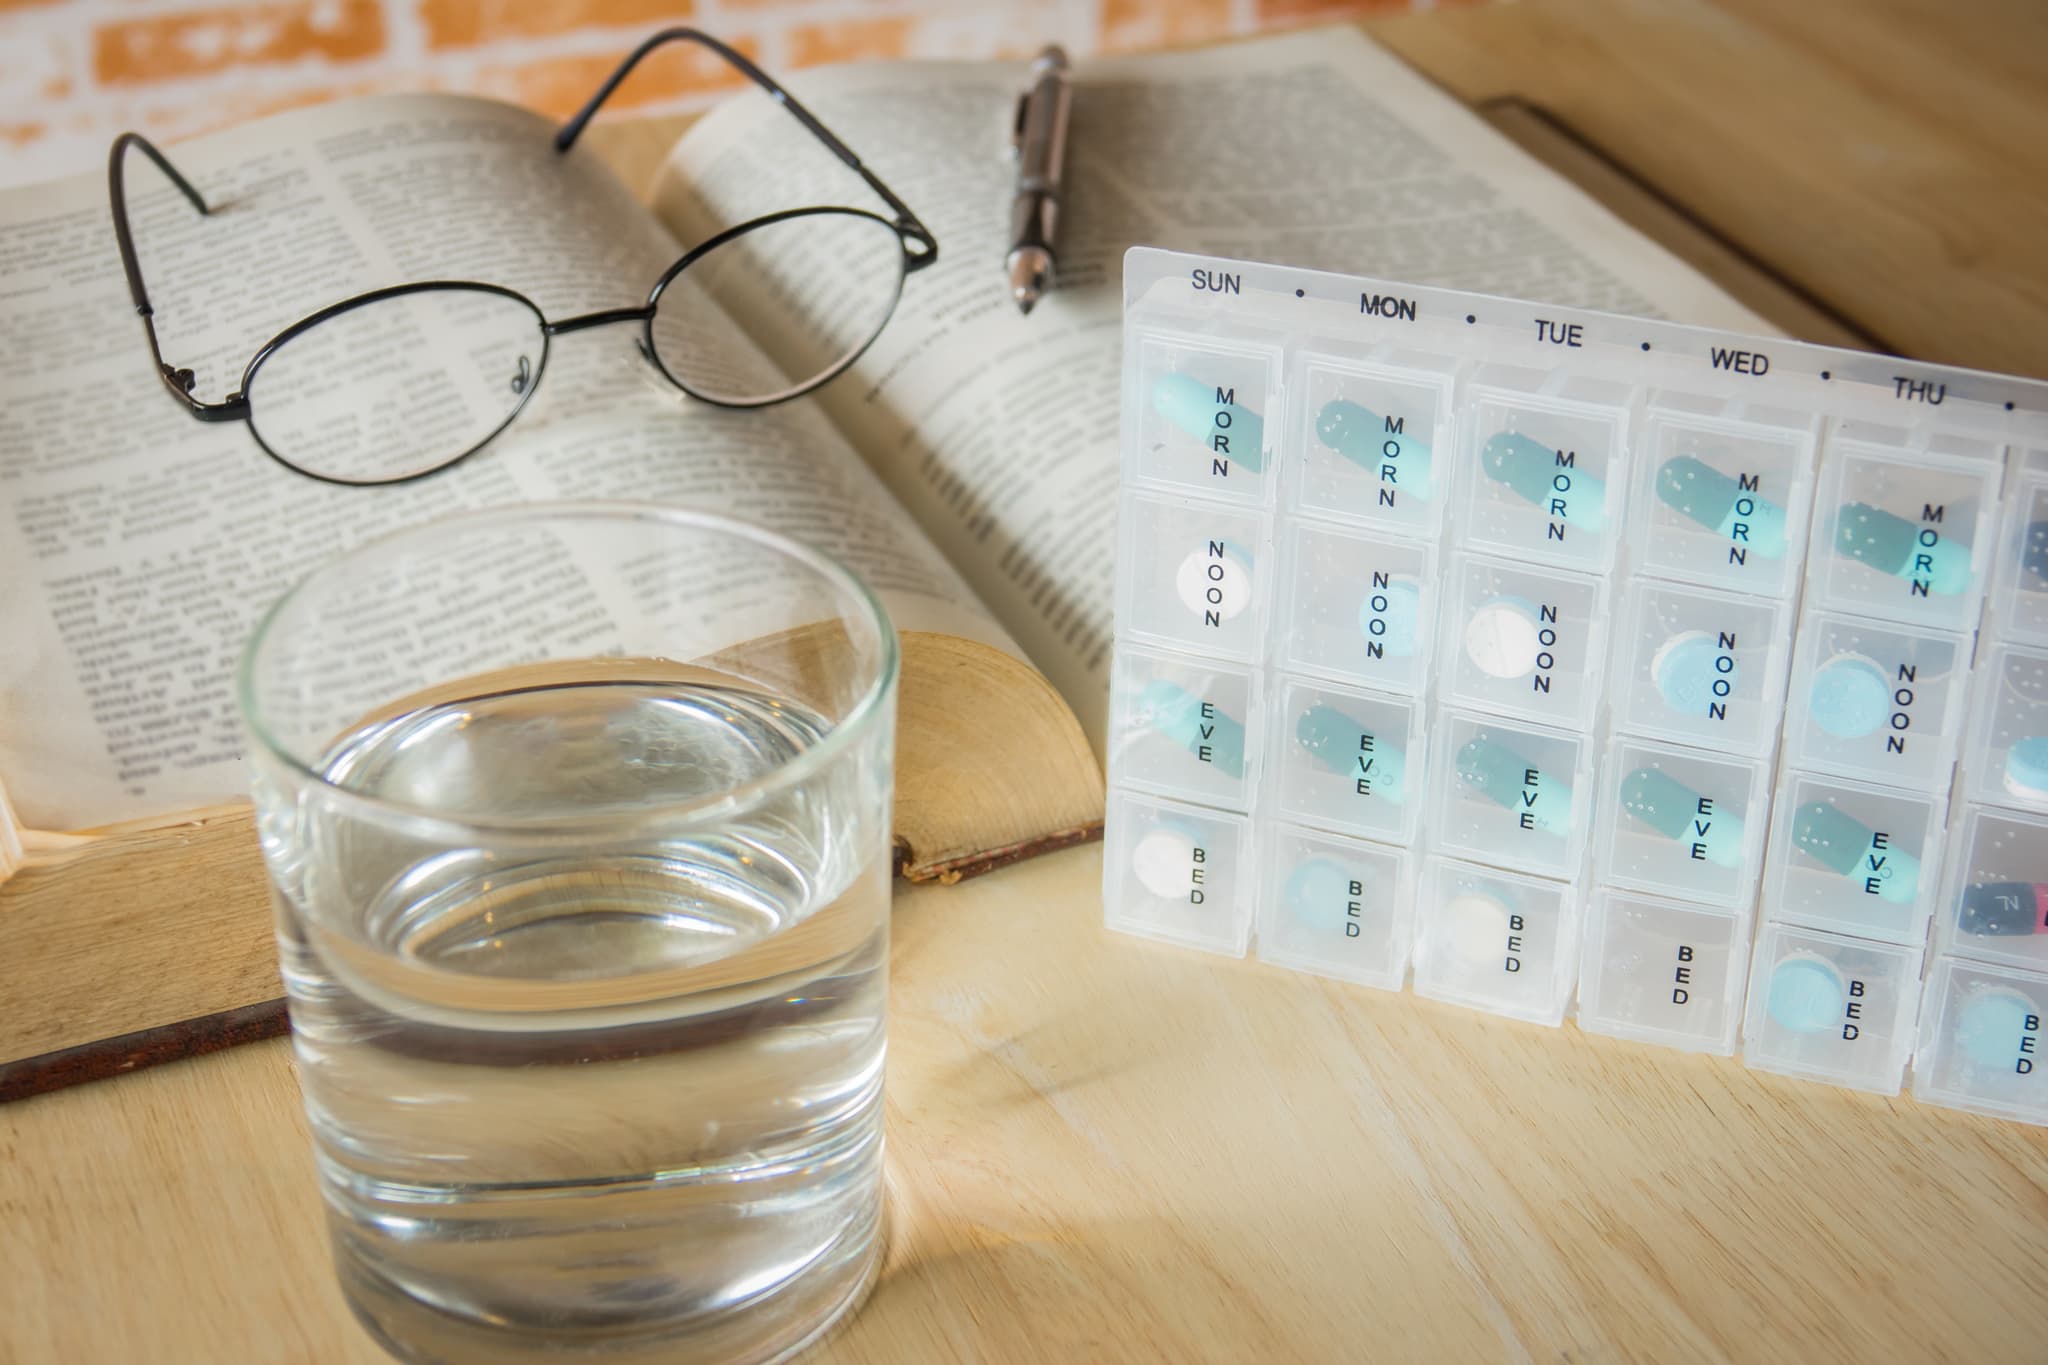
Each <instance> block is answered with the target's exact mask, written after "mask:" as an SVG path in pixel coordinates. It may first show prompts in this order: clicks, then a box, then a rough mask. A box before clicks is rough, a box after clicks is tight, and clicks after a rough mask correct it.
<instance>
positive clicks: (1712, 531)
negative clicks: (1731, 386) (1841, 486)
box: [1631, 393, 1818, 597]
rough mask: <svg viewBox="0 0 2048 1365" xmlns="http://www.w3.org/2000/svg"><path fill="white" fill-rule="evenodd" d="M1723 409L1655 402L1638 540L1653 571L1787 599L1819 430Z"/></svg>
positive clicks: (1666, 399)
mask: <svg viewBox="0 0 2048 1365" xmlns="http://www.w3.org/2000/svg"><path fill="white" fill-rule="evenodd" d="M1722 406H1723V405H1721V404H1718V403H1710V402H1708V401H1706V400H1698V399H1692V398H1691V396H1689V395H1682V394H1672V393H1663V394H1658V395H1655V396H1653V398H1652V407H1651V409H1650V412H1649V415H1648V417H1647V419H1646V420H1645V422H1644V427H1643V439H1642V447H1643V450H1644V452H1645V458H1644V459H1643V460H1642V461H1641V464H1640V467H1639V469H1638V471H1637V479H1638V484H1639V486H1638V488H1637V490H1636V493H1635V497H1634V501H1633V504H1632V505H1633V508H1634V518H1633V521H1634V530H1635V532H1636V534H1635V535H1634V536H1633V537H1632V540H1631V543H1632V545H1634V546H1635V548H1636V553H1637V554H1638V556H1639V562H1640V564H1641V567H1642V568H1643V569H1644V570H1645V571H1647V572H1650V573H1653V574H1657V575H1660V576H1663V577H1667V578H1674V579H1677V580H1679V581H1682V582H1691V583H1702V584H1712V585H1714V586H1717V587H1722V588H1726V589H1729V590H1732V591H1736V592H1745V593H1757V594H1761V595H1764V596H1768V597H1784V596H1787V595H1789V594H1790V593H1791V592H1792V591H1793V590H1794V589H1795V588H1796V587H1797V586H1798V583H1799V568H1800V566H1801V565H1802V564H1803V563H1804V562H1805V557H1806V526H1807V518H1808V514H1809V512H1810V510H1811V507H1812V502H1813V476H1814V449H1815V432H1816V428H1817V426H1818V423H1817V422H1816V421H1815V420H1814V419H1813V418H1812V417H1811V416H1810V415H1808V416H1807V417H1806V419H1805V421H1804V422H1799V421H1798V420H1797V419H1796V418H1794V417H1792V416H1790V415H1787V416H1786V417H1785V418H1784V419H1783V420H1784V421H1785V425H1766V424H1763V423H1761V422H1755V421H1737V420H1732V419H1730V418H1728V417H1724V416H1720V415H1718V412H1717V409H1719V408H1721V407H1722ZM1725 406H1726V407H1730V408H1732V407H1735V406H1736V405H1733V404H1728V405H1725ZM1688 408H1692V409H1696V411H1688V410H1687V409H1688Z"/></svg>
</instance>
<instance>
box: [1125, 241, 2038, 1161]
mask: <svg viewBox="0 0 2048 1365" xmlns="http://www.w3.org/2000/svg"><path fill="white" fill-rule="evenodd" d="M1124 302H1125V329H1124V360H1123V421H1122V429H1121V442H1122V489H1121V492H1120V495H1119V496H1120V509H1119V518H1118V528H1119V537H1120V538H1119V541H1118V553H1117V584H1116V649H1115V662H1114V668H1113V681H1112V689H1111V719H1110V731H1109V736H1110V737H1109V764H1108V767H1109V780H1110V785H1111V794H1110V802H1109V828H1108V839H1107V843H1108V848H1107V852H1106V855H1105V857H1106V861H1105V875H1104V901H1105V907H1106V915H1107V921H1108V924H1109V926H1110V927H1112V928H1115V929H1119V930H1125V931H1128V932H1132V933H1137V934H1142V935H1145V936H1148V937H1152V938H1156V939H1162V940H1166V941H1168V942H1172V943H1175V944H1179V945H1181V946H1183V947H1193V948H1199V949H1204V950H1208V951H1214V952H1222V953H1229V954H1235V955H1243V954H1245V953H1247V952H1252V953H1256V954H1257V955H1258V956H1259V957H1260V958H1262V959H1264V960H1266V961H1269V962H1272V963H1274V964H1276V965H1279V966H1281V967H1285V968H1288V969H1291V970H1296V971H1301V972H1306V973H1314V974H1317V975H1322V976H1328V977H1334V978H1338V979H1341V980H1345V981H1350V982H1356V983H1359V984H1361V985H1365V986H1372V987H1378V988H1380V989H1385V990H1402V989H1404V988H1406V987H1407V986H1409V985H1410V984H1411V983H1412V985H1413V988H1414V990H1415V991H1416V993H1417V994H1419V995H1423V996H1426V997H1429V998H1431V999H1434V1000H1439V1001H1443V1002H1447V1003H1449V1004H1452V1005H1455V1006H1460V1007H1464V1008H1469V1009H1474V1010H1481V1011H1486V1012H1490V1013H1493V1014H1497V1015H1501V1016H1504V1017H1506V1018H1509V1019H1516V1020H1521V1021H1524V1022H1527V1023H1533V1024H1538V1025H1556V1024H1559V1023H1561V1022H1562V1021H1563V1020H1565V1019H1566V1018H1567V1017H1569V1016H1571V1015H1573V1014H1574V1013H1575V1014H1576V1017H1577V1021H1578V1024H1579V1026H1580V1027H1582V1028H1584V1029H1586V1030H1587V1031H1590V1032H1597V1033H1602V1034H1608V1035H1611V1036H1614V1037H1617V1038H1622V1039H1629V1040H1633V1041H1635V1042H1638V1043H1649V1044H1655V1045H1661V1046H1667V1047H1674V1048H1684V1049H1689V1050H1696V1051H1705V1052H1714V1053H1722V1054H1729V1053H1734V1052H1738V1051H1739V1052H1740V1053H1741V1054H1742V1056H1743V1057H1744V1059H1745V1060H1746V1061H1747V1062H1748V1063H1749V1064H1750V1065H1751V1066H1754V1067H1758V1068H1761V1069H1766V1070H1771V1071H1777V1072H1781V1073H1784V1074H1788V1075H1792V1076H1797V1077H1801V1078H1804V1079H1809V1080H1815V1081H1823V1082H1828V1083H1832V1084H1836V1085H1844V1086H1851V1087H1856V1088H1860V1089H1865V1090H1871V1091H1876V1092H1879V1093H1897V1092H1898V1091H1899V1090H1900V1089H1901V1087H1902V1086H1903V1085H1904V1084H1905V1082H1906V1080H1907V1077H1908V1075H1909V1074H1910V1075H1911V1076H1912V1078H1913V1082H1912V1083H1913V1087H1914V1089H1915V1091H1916V1093H1918V1094H1919V1095H1920V1096H1921V1097H1922V1098H1925V1099H1928V1100H1931V1101H1933V1102H1935V1103H1939V1104H1946V1105H1952V1106H1955V1107H1959V1108H1966V1109H1974V1110H1978V1111H1980V1112H1984V1113H1990V1114H1997V1115H2001V1116H2005V1117H2010V1118H2018V1119H2024V1120H2028V1121H2031V1122H2037V1123H2048V1080H2036V1079H2034V1077H2035V1070H2034V1068H2035V1062H2036V1057H2037V1053H2036V1051H2035V1048H2036V1042H2037V1039H2038V1037H2039V1033H2040V1029H2041V1019H2042V1017H2043V1008H2044V1007H2048V385H2043V384H2041V383H2039V382H2035V381H2029V380H2023V379H2014V378H2007V377H2001V376H1995V375H1987V374H1980V373H1975V372H1969V371H1962V370H1955V369H1948V368H1943V367H1939V366H1931V365H1924V364H1918V363H1914V362H1909V361H1904V360H1898V359H1895V358H1891V357H1885V356H1876V355H1868V354H1863V353H1857V352H1849V351H1841V350H1835V349H1831V348H1826V347H1818V346H1809V345H1804V344H1801V343H1796V342H1789V341H1784V340H1780V339H1776V338H1764V337H1748V336H1741V335H1737V334H1733V333H1725V332H1714V331H1705V330H1701V329H1696V328H1687V327H1682V326H1677V325H1674V324H1670V323H1665V322H1660V321H1651V320H1643V319H1633V318H1622V317H1615V316H1610V315H1605V314H1599V313H1591V312H1586V311H1583V310H1578V309H1572V308H1565V307H1559V306H1553V305H1547V304H1533V303H1527V302H1521V301H1517V300H1511V299H1502V298H1493V297H1487V296H1482V295H1476V294H1465V293H1457V292H1453V291H1449V290H1442V289H1432V288H1424V287H1420V286H1414V285H1407V284H1401V283H1396V282H1393V281H1386V280H1374V279H1365V278H1359V277H1347V276H1338V275H1329V274H1322V273H1317V272H1312V271H1302V270H1293V269H1288V268H1284V267H1278V266H1271V265H1261V264H1256V263H1250V262H1241V261H1229V260H1220V259H1215V258H1208V257H1198V256H1187V255H1181V254H1176V253H1171V252H1164V251H1156V250H1151V249H1144V248H1141V249H1138V250H1135V251H1133V252H1131V253H1130V254H1129V255H1128V256H1127V257H1126V259H1125V273H1124Z"/></svg>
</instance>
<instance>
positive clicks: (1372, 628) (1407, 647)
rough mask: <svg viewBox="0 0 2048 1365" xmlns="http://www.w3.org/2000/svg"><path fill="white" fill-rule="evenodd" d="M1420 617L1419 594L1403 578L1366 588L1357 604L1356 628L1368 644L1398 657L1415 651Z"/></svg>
mask: <svg viewBox="0 0 2048 1365" xmlns="http://www.w3.org/2000/svg"><path fill="white" fill-rule="evenodd" d="M1421 619H1422V594H1420V593H1418V592H1417V591H1416V590H1415V585H1414V584H1413V583H1410V582H1408V581H1407V580H1406V579H1402V580H1401V581H1399V582H1395V583H1389V584H1388V585H1387V586H1386V587H1384V588H1370V587H1369V588H1367V589H1366V591H1365V596H1364V598H1363V599H1361V600H1360V602H1359V604H1358V628H1359V630H1360V631H1362V632H1364V634H1365V638H1366V642H1367V643H1368V644H1376V645H1379V646H1381V647H1382V648H1384V649H1385V650H1386V652H1387V653H1389V654H1391V655H1393V656H1394V657H1395V658H1397V659H1405V658H1407V657H1409V656H1410V655H1412V654H1413V653H1415V628H1416V623H1417V622H1418V621H1420V620H1421Z"/></svg>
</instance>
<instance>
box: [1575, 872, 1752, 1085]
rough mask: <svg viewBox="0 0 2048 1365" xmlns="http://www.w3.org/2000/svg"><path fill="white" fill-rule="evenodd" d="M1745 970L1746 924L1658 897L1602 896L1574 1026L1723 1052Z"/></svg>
mask: <svg viewBox="0 0 2048 1365" xmlns="http://www.w3.org/2000/svg"><path fill="white" fill-rule="evenodd" d="M1748 974H1749V920H1748V919H1747V918H1746V917H1744V916H1742V915H1738V914H1735V913H1733V912H1730V911H1723V910H1709V909H1705V908H1702V907H1700V906H1697V905H1684V904H1681V903H1679V902H1676V901H1670V900H1663V899H1660V898H1658V897H1655V896H1642V895H1635V894H1631V893H1623V892H1602V893H1600V894H1599V895H1596V896H1595V897H1594V898H1593V903H1592V907H1591V909H1590V910H1589V911H1588V914H1587V917H1586V928H1585V945H1584V949H1583V951H1582V953H1581V957H1580V966H1579V1009H1578V1019H1579V1027H1580V1028H1582V1029H1585V1030H1587V1031H1588V1032H1590V1033H1604V1034H1607V1035H1608V1036H1610V1037H1614V1038H1629V1039H1633V1040H1635V1041H1637V1042H1644V1043H1654V1044H1657V1045H1658V1046H1660V1047H1673V1048H1679V1049H1682V1050H1684V1051H1688V1052H1711V1053H1715V1054H1717V1055H1720V1056H1723V1057H1725V1056H1728V1055H1729V1054H1730V1053H1732V1052H1734V1050H1735V1030H1736V1026H1737V1025H1738V1024H1739V1023H1740V1022H1741V1018H1742V994H1743V986H1744V983H1745V982H1746V980H1747V978H1748Z"/></svg>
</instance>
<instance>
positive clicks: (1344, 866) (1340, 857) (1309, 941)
mask: <svg viewBox="0 0 2048 1365" xmlns="http://www.w3.org/2000/svg"><path fill="white" fill-rule="evenodd" d="M1257 837H1258V841H1259V848H1260V857H1259V868H1260V871H1259V878H1260V885H1259V909H1258V957H1259V960H1260V961H1261V962H1271V963H1274V964H1275V965H1277V966H1282V967H1287V968H1289V969H1291V970H1294V971H1300V972H1309V973H1312V974H1314V975H1317V976H1329V977H1335V978H1337V979H1338V980H1341V981H1355V982H1358V983H1360V984H1361V985H1366V986H1374V987H1377V988H1379V989H1381V990H1394V991H1397V990H1399V989H1401V983H1402V981H1403V980H1404V979H1405V978H1406V977H1407V974H1408V952H1409V943H1410V931H1411V921H1412V915H1413V909H1414V899H1415V890H1414V885H1413V868H1412V864H1411V857H1410V855H1409V854H1407V853H1405V852H1403V851H1402V850H1400V849H1395V848H1388V847H1386V846H1385V845H1382V844H1374V843H1368V842H1366V841H1364V840H1361V839H1344V838H1338V837H1336V836H1333V835H1329V834H1322V833H1318V832H1316V831H1314V830H1307V829H1302V828H1300V827H1299V826H1294V825H1288V824H1282V823H1277V822H1276V823H1271V824H1261V825H1260V826H1259V827H1258V831H1257Z"/></svg>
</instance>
